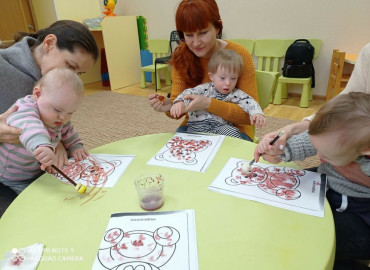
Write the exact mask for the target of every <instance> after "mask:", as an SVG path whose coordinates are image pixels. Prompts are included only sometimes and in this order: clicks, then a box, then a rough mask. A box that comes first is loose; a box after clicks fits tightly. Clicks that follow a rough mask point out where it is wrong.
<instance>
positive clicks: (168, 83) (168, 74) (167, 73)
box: [166, 69, 172, 85]
mask: <svg viewBox="0 0 370 270" xmlns="http://www.w3.org/2000/svg"><path fill="white" fill-rule="evenodd" d="M171 84H172V82H171V76H170V71H169V70H168V69H167V70H166V85H171Z"/></svg>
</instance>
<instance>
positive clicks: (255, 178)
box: [208, 158, 326, 217]
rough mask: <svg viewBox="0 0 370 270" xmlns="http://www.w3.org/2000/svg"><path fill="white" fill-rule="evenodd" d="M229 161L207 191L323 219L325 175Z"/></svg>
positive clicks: (239, 160) (235, 160)
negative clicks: (244, 166) (245, 169)
mask: <svg viewBox="0 0 370 270" xmlns="http://www.w3.org/2000/svg"><path fill="white" fill-rule="evenodd" d="M245 163H249V161H247V160H241V159H236V158H230V159H229V160H228V161H227V163H226V164H225V166H224V168H223V169H222V170H221V172H220V173H219V175H218V176H217V177H216V179H214V180H213V182H212V183H211V185H210V186H209V187H208V189H210V190H212V191H216V192H220V193H224V194H228V195H232V196H235V197H238V198H243V199H247V200H252V201H258V202H261V203H265V204H268V205H272V206H275V207H280V208H284V209H288V210H292V211H296V212H300V213H305V214H309V215H313V216H318V217H323V216H324V202H325V191H326V176H325V175H322V174H320V173H316V172H311V171H305V170H298V169H295V168H289V167H282V166H275V165H271V164H270V165H269V164H263V163H255V164H254V165H253V166H252V167H251V170H250V171H249V172H245V171H243V165H244V164H245Z"/></svg>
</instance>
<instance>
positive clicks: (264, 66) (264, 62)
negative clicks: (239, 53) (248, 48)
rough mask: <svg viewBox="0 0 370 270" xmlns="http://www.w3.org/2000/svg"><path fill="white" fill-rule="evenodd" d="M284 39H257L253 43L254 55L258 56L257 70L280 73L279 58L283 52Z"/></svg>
mask: <svg viewBox="0 0 370 270" xmlns="http://www.w3.org/2000/svg"><path fill="white" fill-rule="evenodd" d="M284 45H285V40H284V39H257V40H256V41H255V43H254V55H255V56H256V57H257V58H258V64H257V70H261V71H268V72H272V73H273V74H275V75H280V70H279V66H280V59H282V58H283V56H284V54H285V51H286V50H285V49H284Z"/></svg>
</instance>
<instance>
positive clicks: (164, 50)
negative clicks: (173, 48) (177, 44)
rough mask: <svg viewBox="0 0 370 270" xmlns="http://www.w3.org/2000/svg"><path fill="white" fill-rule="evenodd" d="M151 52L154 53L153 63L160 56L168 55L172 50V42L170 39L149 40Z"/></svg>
mask: <svg viewBox="0 0 370 270" xmlns="http://www.w3.org/2000/svg"><path fill="white" fill-rule="evenodd" d="M148 46H149V52H150V53H152V54H153V64H154V63H155V59H157V58H158V57H164V56H167V55H168V54H169V52H170V43H169V42H168V39H150V40H148Z"/></svg>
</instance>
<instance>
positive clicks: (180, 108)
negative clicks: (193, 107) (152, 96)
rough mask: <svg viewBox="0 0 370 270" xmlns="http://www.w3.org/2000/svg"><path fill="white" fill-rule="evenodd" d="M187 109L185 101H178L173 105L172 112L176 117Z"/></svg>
mask: <svg viewBox="0 0 370 270" xmlns="http://www.w3.org/2000/svg"><path fill="white" fill-rule="evenodd" d="M184 111H185V103H184V102H183V101H179V102H176V103H175V104H173V105H172V107H171V110H170V113H171V116H172V117H174V118H178V117H180V116H181V115H182V114H183V113H184Z"/></svg>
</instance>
